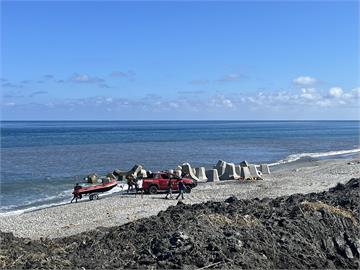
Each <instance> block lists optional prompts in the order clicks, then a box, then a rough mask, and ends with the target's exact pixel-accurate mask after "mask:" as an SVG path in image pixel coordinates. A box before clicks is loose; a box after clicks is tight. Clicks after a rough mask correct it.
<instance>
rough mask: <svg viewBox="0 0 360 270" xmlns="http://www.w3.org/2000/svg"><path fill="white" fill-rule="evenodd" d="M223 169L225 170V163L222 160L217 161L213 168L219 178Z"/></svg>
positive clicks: (223, 171)
mask: <svg viewBox="0 0 360 270" xmlns="http://www.w3.org/2000/svg"><path fill="white" fill-rule="evenodd" d="M225 168H226V162H225V161H223V160H219V161H218V162H217V163H216V165H215V166H214V169H217V171H218V175H219V176H221V175H223V174H224V173H225Z"/></svg>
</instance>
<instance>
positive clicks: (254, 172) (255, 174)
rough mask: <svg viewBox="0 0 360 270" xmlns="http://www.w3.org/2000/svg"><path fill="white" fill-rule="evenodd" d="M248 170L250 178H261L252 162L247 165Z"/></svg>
mask: <svg viewBox="0 0 360 270" xmlns="http://www.w3.org/2000/svg"><path fill="white" fill-rule="evenodd" d="M249 170H250V174H251V177H252V178H255V179H262V178H261V175H260V173H259V171H258V169H257V168H256V166H255V165H254V164H250V165H249Z"/></svg>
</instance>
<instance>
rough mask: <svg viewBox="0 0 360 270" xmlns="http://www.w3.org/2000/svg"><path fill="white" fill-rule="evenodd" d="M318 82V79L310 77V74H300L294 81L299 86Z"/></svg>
mask: <svg viewBox="0 0 360 270" xmlns="http://www.w3.org/2000/svg"><path fill="white" fill-rule="evenodd" d="M317 82H318V80H317V79H315V78H313V77H310V76H300V77H297V78H295V79H294V80H293V83H294V84H295V85H298V86H303V87H307V86H313V85H315V84H316V83H317Z"/></svg>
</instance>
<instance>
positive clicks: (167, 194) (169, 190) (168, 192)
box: [165, 176, 173, 199]
mask: <svg viewBox="0 0 360 270" xmlns="http://www.w3.org/2000/svg"><path fill="white" fill-rule="evenodd" d="M169 195H170V199H172V198H173V196H172V181H171V176H170V178H169V182H168V189H167V193H166V196H165V199H167V198H168V196H169Z"/></svg>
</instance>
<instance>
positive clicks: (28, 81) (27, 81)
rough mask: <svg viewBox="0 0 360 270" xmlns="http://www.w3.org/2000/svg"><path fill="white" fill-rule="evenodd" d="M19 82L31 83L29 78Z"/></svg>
mask: <svg viewBox="0 0 360 270" xmlns="http://www.w3.org/2000/svg"><path fill="white" fill-rule="evenodd" d="M20 83H22V84H28V83H31V81H30V80H22V81H21V82H20Z"/></svg>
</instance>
